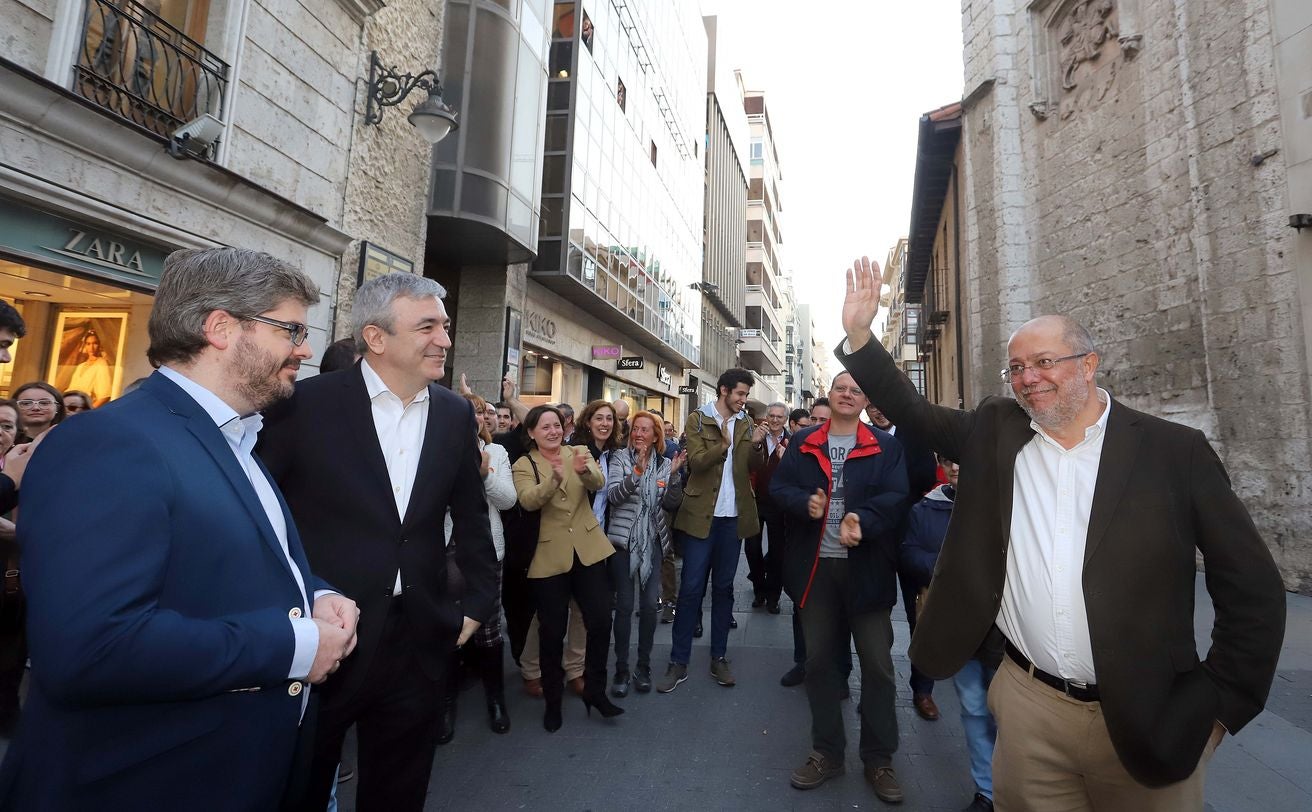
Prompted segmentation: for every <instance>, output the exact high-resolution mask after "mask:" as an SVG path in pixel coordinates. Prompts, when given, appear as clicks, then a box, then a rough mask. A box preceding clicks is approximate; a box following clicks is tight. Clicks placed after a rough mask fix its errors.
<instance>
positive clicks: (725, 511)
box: [711, 404, 742, 519]
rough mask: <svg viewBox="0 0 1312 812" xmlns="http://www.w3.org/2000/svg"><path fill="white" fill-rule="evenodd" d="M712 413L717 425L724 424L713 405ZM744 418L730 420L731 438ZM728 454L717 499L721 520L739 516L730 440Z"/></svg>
mask: <svg viewBox="0 0 1312 812" xmlns="http://www.w3.org/2000/svg"><path fill="white" fill-rule="evenodd" d="M711 412H712V413H713V414H714V416H715V422H716V425H719V424H721V423H723V422H724V418H723V417H721V416H720V412H719V410H718V409H716V408H715V404H711ZM741 418H742V412H739V413H738V414H735V415H734V416H733V417H731V418H729V425H728V428H729V437H730V438H732V437H733V433H734V430H735V429H737V428H738V421H739V420H740V419H741ZM728 452H729V453H728V454H726V455H725V457H724V467H723V468H722V469H721V470H720V495H719V496H717V497H716V498H715V513H714V514H713V515H714V516H715V517H716V518H717V519H719V518H733V517H735V516H737V515H738V491H737V490H736V489H735V488H734V486H733V442H732V439H731V440H730V443H729V447H728Z"/></svg>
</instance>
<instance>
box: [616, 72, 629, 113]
mask: <svg viewBox="0 0 1312 812" xmlns="http://www.w3.org/2000/svg"><path fill="white" fill-rule="evenodd" d="M627 95H628V93H627V91H625V89H624V80H623V79H616V80H615V102H616V103H617V104H619V106H620V112H621V113H622V112H624V103H625V100H626V96H627Z"/></svg>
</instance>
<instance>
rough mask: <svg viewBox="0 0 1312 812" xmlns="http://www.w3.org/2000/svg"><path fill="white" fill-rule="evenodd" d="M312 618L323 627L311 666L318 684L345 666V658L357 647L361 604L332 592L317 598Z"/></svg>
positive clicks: (311, 673)
mask: <svg viewBox="0 0 1312 812" xmlns="http://www.w3.org/2000/svg"><path fill="white" fill-rule="evenodd" d="M312 617H313V620H314V625H315V626H317V627H318V629H319V649H318V650H317V651H316V652H315V655H314V663H313V664H312V665H311V666H310V675H309V680H310V682H311V683H312V684H314V685H318V684H319V683H321V682H323V681H324V680H326V679H328V675H329V674H332V673H334V672H336V671H337V669H338V668H341V666H342V660H345V659H346V658H347V657H349V656H350V655H351V652H352V651H354V650H355V643H356V626H358V625H359V623H360V607H358V606H356V605H355V601H353V600H351V599H350V598H348V597H346V596H345V595H341V594H338V593H336V592H329V593H327V594H325V595H320V596H319V597H317V598H315V600H314V612H313V614H312Z"/></svg>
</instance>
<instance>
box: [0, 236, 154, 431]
mask: <svg viewBox="0 0 1312 812" xmlns="http://www.w3.org/2000/svg"><path fill="white" fill-rule="evenodd" d="M0 298H3V299H4V300H5V301H7V302H9V304H11V305H13V306H14V307H15V308H16V309H17V310H18V312H19V313H20V314H21V315H22V316H23V321H24V322H25V324H26V325H27V335H26V336H25V337H24V338H22V339H19V340H18V341H17V342H16V343H15V344H14V346H13V347H12V348H11V350H10V353H11V354H12V355H13V359H14V360H13V363H10V364H5V365H0V396H4V397H12V396H13V395H14V394H16V393H15V391H14V387H16V386H21V385H23V384H25V383H29V382H31V381H45V382H47V383H50V384H51V385H53V386H54V387H55V388H56V389H58V390H59V391H61V392H64V391H67V390H69V389H78V390H81V391H85V392H87V393H88V394H89V395H90V396H91V398H92V400H93V401H94V402H95V403H96V404H97V405H102V404H104V403H106V402H108V401H109V400H111V399H113V398H116V397H118V396H119V395H120V394H121V393H122V392H123V388H124V387H125V386H127V385H128V384H130V383H132V382H133V381H135V380H136V379H137V378H140V377H143V376H146V375H149V374H150V372H151V367H150V364H149V363H148V362H147V361H146V347H147V345H148V344H149V337H148V336H147V333H146V321H147V319H148V318H149V316H150V306H151V301H152V297H151V296H150V295H148V294H146V293H140V292H137V291H132V290H127V289H125V288H121V287H115V286H112V285H107V284H105V283H103V282H97V281H92V280H90V279H85V278H82V277H80V276H75V275H71V274H65V273H57V272H55V271H51V270H47V269H44V268H38V267H35V266H33V265H28V264H24V263H21V262H15V261H13V260H9V259H5V258H4V256H3V254H0Z"/></svg>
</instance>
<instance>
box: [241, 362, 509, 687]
mask: <svg viewBox="0 0 1312 812" xmlns="http://www.w3.org/2000/svg"><path fill="white" fill-rule="evenodd" d="M428 397H429V401H428V425H427V430H426V432H425V434H424V440H423V445H422V446H421V447H420V448H418V449H415V451H417V452H418V453H419V455H420V456H419V468H418V470H417V471H416V472H415V481H414V486H413V488H412V489H411V494H410V503H409V506H408V508H407V510H406V515H405V517H404V519H402V518H401V517H399V516H397V513H396V500H395V498H394V497H393V495H392V486H391V480H390V479H389V478H388V476H387V463H386V461H385V460H384V459H383V451H382V447H381V446H380V445H379V444H378V433H377V431H376V430H375V428H374V418H373V411H372V406H371V404H370V401H369V393H368V390H367V389H366V388H365V383H364V376H363V375H362V374H361V372H360V364H359V363H357V364H356V365H355V366H353V367H351V368H350V369H344V370H340V371H338V372H330V373H328V374H326V375H317V376H315V377H313V378H308V379H306V380H303V381H300V382H299V383H298V384H297V385H296V394H295V395H293V396H292V397H291V398H290V399H288V400H286V401H283V402H282V403H280V404H278V406H277V407H275V408H274V409H273V410H271V411H270V412H269V414H268V415H267V416H266V425H265V429H264V431H263V432H261V434H260V445H259V446H258V451H259V454H260V456H261V457H262V458H263V459H264V461H265V463H266V464H267V465H268V466H269V470H270V471H272V472H273V475H274V477H275V478H276V479H277V480H278V484H279V485H280V486H281V487H282V490H283V494H284V495H285V496H286V497H287V503H288V504H289V505H290V506H291V510H292V515H293V516H295V517H296V522H297V524H298V525H299V527H300V530H301V538H303V539H304V540H305V550H306V552H307V553H308V554H309V557H310V562H311V564H312V565H313V566H314V568H315V571H316V572H318V573H320V574H322V575H323V576H324V577H325V578H327V579H328V580H329V581H331V582H332V583H333V584H334V585H335V586H336V587H337V588H338V590H340V591H341V592H342V594H344V595H346V596H347V597H349V598H351V599H352V600H354V601H355V602H356V603H357V604H359V606H360V626H359V632H358V634H359V641H358V643H357V646H356V651H355V653H354V654H352V655H351V656H350V657H349V658H347V659H346V660H344V661H343V662H342V667H341V670H340V671H339V672H338V673H337V674H336V675H335V676H334V677H333V679H334V680H340V689H341V690H343V691H347V692H351V691H353V690H355V689H356V688H358V687H359V685H360V684H361V682H362V681H363V679H364V675H365V672H366V671H367V670H368V666H369V662H370V659H371V657H372V656H373V654H374V652H375V651H376V650H377V645H378V641H379V639H380V637H381V635H382V631H383V621H384V620H385V619H386V617H387V602H388V601H389V600H390V596H391V594H392V590H393V587H394V585H395V583H396V572H397V568H398V567H399V568H400V570H401V588H402V593H403V600H404V601H405V606H406V617H407V619H408V620H409V622H410V625H411V627H412V629H413V631H414V645H415V654H416V656H417V657H418V659H419V663H420V667H421V668H422V669H423V671H424V673H425V674H427V675H428V677H429V678H430V679H433V680H437V679H440V678H441V676H442V673H443V671H444V670H445V667H446V663H447V661H448V659H449V655H450V653H451V651H452V650H453V649H454V648H455V641H456V637H457V636H458V635H459V633H460V627H461V625H462V623H463V621H464V617H465V616H469V617H472V618H474V619H476V620H479V621H486V620H488V619H489V618H491V616H492V613H493V611H495V609H496V606H497V603H496V596H497V585H496V567H497V557H496V549H495V548H494V547H493V546H492V535H491V529H490V525H489V524H488V517H487V499H486V498H485V497H484V494H483V480H482V477H480V476H479V473H478V468H479V461H480V456H479V449H478V444H477V443H476V442H475V440H476V437H475V434H474V412H473V407H471V406H470V405H469V402H468V401H466V400H465V399H464V398H462V397H460V396H459V395H457V394H455V393H454V392H451V391H450V390H448V389H445V388H443V387H440V386H437V385H430V386H429V387H428ZM448 507H449V508H450V509H451V519H452V522H453V530H452V535H453V536H454V538H455V539H456V544H455V561H456V564H457V566H458V567H459V568H460V574H461V575H462V576H463V579H464V592H463V593H462V594H461V595H452V594H450V593H449V592H448V589H447V586H448V584H447V571H446V567H447V556H446V546H445V545H446V532H445V527H444V521H445V517H446V512H447V508H448ZM328 573H331V575H329V574H328ZM457 599H458V600H459V601H460V605H459V606H457V605H456V601H457Z"/></svg>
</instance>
